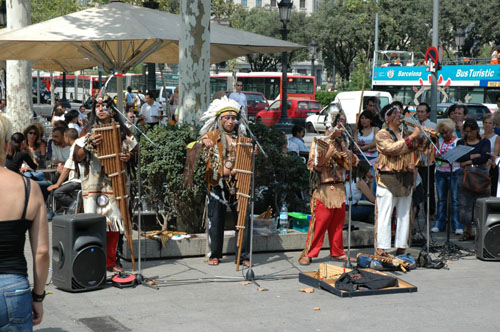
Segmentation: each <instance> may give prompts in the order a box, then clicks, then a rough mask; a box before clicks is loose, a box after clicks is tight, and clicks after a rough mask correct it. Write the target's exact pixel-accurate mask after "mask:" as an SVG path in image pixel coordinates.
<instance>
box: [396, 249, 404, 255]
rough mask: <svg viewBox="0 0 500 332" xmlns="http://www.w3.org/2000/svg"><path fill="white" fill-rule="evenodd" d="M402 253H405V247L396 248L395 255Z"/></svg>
mask: <svg viewBox="0 0 500 332" xmlns="http://www.w3.org/2000/svg"><path fill="white" fill-rule="evenodd" d="M404 254H406V249H404V248H398V249H397V250H396V256H399V255H404Z"/></svg>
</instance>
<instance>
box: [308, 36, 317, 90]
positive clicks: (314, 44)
mask: <svg viewBox="0 0 500 332" xmlns="http://www.w3.org/2000/svg"><path fill="white" fill-rule="evenodd" d="M309 46H310V47H311V76H314V78H316V68H314V60H316V48H317V47H318V43H317V42H316V40H314V39H313V40H311V43H310V44H309ZM316 82H317V79H316ZM316 84H317V83H316Z"/></svg>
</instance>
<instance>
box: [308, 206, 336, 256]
mask: <svg viewBox="0 0 500 332" xmlns="http://www.w3.org/2000/svg"><path fill="white" fill-rule="evenodd" d="M312 213H313V214H314V216H315V219H316V220H315V221H314V223H313V222H312V221H311V223H310V224H309V231H308V233H307V240H306V255H307V256H308V257H318V254H319V251H320V250H321V246H323V239H324V238H325V232H326V231H328V241H329V242H330V256H334V257H335V256H342V255H345V252H344V240H343V238H342V228H343V227H344V220H345V203H344V204H342V206H341V207H340V208H337V209H328V208H327V207H325V205H324V204H323V203H321V202H320V201H318V200H316V207H315V208H314V211H312ZM310 236H312V242H311V247H310V249H309V250H307V244H308V243H309V237H310Z"/></svg>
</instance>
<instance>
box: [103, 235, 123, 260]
mask: <svg viewBox="0 0 500 332" xmlns="http://www.w3.org/2000/svg"><path fill="white" fill-rule="evenodd" d="M119 237H120V232H110V231H107V232H106V267H113V266H116V246H117V245H118V238H119Z"/></svg>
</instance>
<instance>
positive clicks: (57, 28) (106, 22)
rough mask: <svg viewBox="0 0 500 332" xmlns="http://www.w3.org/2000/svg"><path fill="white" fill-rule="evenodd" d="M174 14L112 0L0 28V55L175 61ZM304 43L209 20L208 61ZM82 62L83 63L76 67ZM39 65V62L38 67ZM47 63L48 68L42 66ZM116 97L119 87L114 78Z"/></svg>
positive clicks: (121, 62)
mask: <svg viewBox="0 0 500 332" xmlns="http://www.w3.org/2000/svg"><path fill="white" fill-rule="evenodd" d="M181 24H182V22H181V18H180V16H179V15H175V14H169V13H166V12H162V11H158V10H153V9H149V8H144V7H137V6H133V5H129V4H126V3H123V2H119V1H115V2H110V3H109V4H106V5H102V6H96V7H92V8H89V9H85V10H82V11H79V12H75V13H72V14H68V15H64V16H61V17H58V18H54V19H51V20H48V21H45V22H41V23H38V24H33V25H29V26H26V27H23V28H21V29H17V30H13V31H9V32H5V33H0V49H1V50H2V52H0V60H32V61H48V62H49V63H50V64H53V63H54V61H59V62H61V61H66V62H68V61H69V62H71V61H73V63H72V65H71V66H70V65H69V64H68V63H67V64H66V66H62V68H66V67H68V68H71V69H72V70H73V71H74V70H77V69H82V68H88V65H87V64H85V63H84V64H77V63H76V61H77V60H82V59H83V60H84V62H91V63H93V64H94V65H99V66H101V67H102V68H104V69H105V70H106V71H108V72H111V71H114V72H117V73H125V72H127V71H128V70H129V69H130V68H131V67H133V66H136V65H137V64H139V63H142V62H152V63H178V62H179V47H178V45H179V36H180V31H181ZM303 47H304V46H302V45H299V44H295V43H291V42H286V41H282V40H279V39H275V38H270V37H266V36H261V35H258V34H254V33H250V32H246V31H242V30H237V29H232V28H229V27H225V26H221V25H218V24H215V23H211V25H210V62H211V63H217V62H221V61H225V60H228V59H233V58H236V57H239V56H243V55H246V54H251V53H276V52H282V51H291V50H295V49H300V48H303ZM78 67H82V68H78ZM38 68H40V67H38ZM44 69H47V68H44ZM117 84H118V91H117V92H118V100H119V102H121V101H122V96H121V95H122V93H123V88H122V84H121V79H118V82H117Z"/></svg>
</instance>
